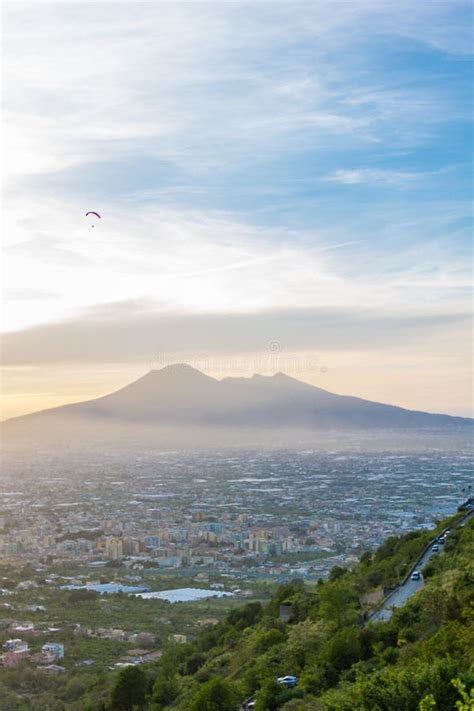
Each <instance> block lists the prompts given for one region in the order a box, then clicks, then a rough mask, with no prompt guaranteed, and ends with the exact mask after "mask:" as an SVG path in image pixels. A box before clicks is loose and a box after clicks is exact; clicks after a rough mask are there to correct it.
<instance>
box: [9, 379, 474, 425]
mask: <svg viewBox="0 0 474 711" xmlns="http://www.w3.org/2000/svg"><path fill="white" fill-rule="evenodd" d="M470 425H472V421H471V420H468V419H466V418H461V417H450V416H448V415H436V414H430V413H424V412H417V411H413V410H406V409H403V408H400V407H394V406H392V405H385V404H381V403H376V402H370V401H368V400H362V399H360V398H356V397H348V396H342V395H336V394H334V393H330V392H328V391H326V390H322V389H321V388H318V387H314V386H312V385H308V384H307V383H303V382H301V381H298V380H296V379H294V378H291V377H289V376H287V375H284V374H282V373H277V374H276V375H274V376H271V377H264V376H261V375H254V376H253V377H252V378H224V379H223V380H220V381H219V380H216V379H214V378H211V377H209V376H207V375H204V374H203V373H201V372H199V371H197V370H195V369H194V368H191V367H190V366H187V365H174V366H167V367H166V368H163V369H161V370H154V371H150V372H149V373H147V374H146V375H144V376H143V377H142V378H140V379H139V380H137V381H135V382H133V383H131V384H129V385H127V386H125V387H124V388H122V389H120V390H118V391H116V392H114V393H111V394H109V395H106V396H104V397H101V398H98V399H96V400H89V401H87V402H83V403H76V404H73V405H66V406H63V407H59V408H53V409H51V410H44V411H42V412H38V413H34V414H32V415H26V416H23V417H19V418H14V419H12V420H9V421H7V422H6V423H4V425H3V429H4V432H5V434H6V436H8V434H9V433H23V434H28V433H29V432H33V431H38V432H47V431H51V432H53V431H54V430H55V428H59V429H60V430H61V432H66V435H67V431H68V430H71V428H73V429H74V428H77V430H81V431H84V430H86V431H87V429H92V430H93V431H94V432H95V433H96V434H100V431H101V429H104V430H105V429H106V428H107V429H109V430H110V428H112V429H114V428H115V429H117V428H124V427H125V428H128V429H130V428H132V429H140V430H141V431H145V430H146V429H149V430H150V431H153V429H155V430H156V429H158V428H163V427H164V428H179V429H180V430H181V431H183V432H184V431H185V430H186V429H189V428H198V429H203V428H207V429H211V430H212V429H216V428H219V431H222V429H225V428H230V429H235V428H238V429H252V430H275V429H279V428H284V429H288V428H289V429H292V430H295V431H298V430H300V431H303V430H304V431H321V430H328V429H332V430H367V429H373V428H377V429H380V428H385V429H392V428H395V429H397V428H403V429H441V430H443V429H448V430H453V429H461V430H465V429H466V427H469V426H470Z"/></svg>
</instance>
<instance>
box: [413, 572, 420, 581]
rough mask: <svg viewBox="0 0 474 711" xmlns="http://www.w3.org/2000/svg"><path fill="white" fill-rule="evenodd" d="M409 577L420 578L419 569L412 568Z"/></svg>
mask: <svg viewBox="0 0 474 711" xmlns="http://www.w3.org/2000/svg"><path fill="white" fill-rule="evenodd" d="M411 579H412V580H420V579H421V575H420V571H419V570H414V571H413V573H412V574H411Z"/></svg>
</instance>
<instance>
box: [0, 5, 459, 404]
mask: <svg viewBox="0 0 474 711" xmlns="http://www.w3.org/2000/svg"><path fill="white" fill-rule="evenodd" d="M471 27H472V8H471V6H470V3H468V2H464V1H463V0H459V1H458V0H443V1H439V0H434V1H431V2H424V3H414V2H413V1H412V0H400V1H399V2H396V3H395V2H391V1H390V2H388V1H384V0H351V1H347V2H342V1H339V0H333V1H332V2H328V1H324V2H323V1H322V0H321V2H318V1H317V0H313V1H312V2H298V1H296V2H282V3H279V2H272V3H270V2H256V1H255V2H225V3H217V2H210V3H205V2H188V3H181V2H153V3H142V2H133V3H132V2H125V3H117V2H108V1H107V0H104V1H103V2H97V3H93V2H90V3H76V2H68V1H65V2H61V3H48V2H32V3H22V2H10V3H9V2H7V3H5V5H4V17H3V35H4V37H3V39H4V50H3V62H4V72H5V78H4V103H5V108H4V114H3V135H4V148H5V153H6V158H7V161H6V169H5V178H4V199H3V208H4V209H3V220H4V226H5V227H6V240H5V251H4V263H5V265H6V270H5V282H6V286H5V293H4V318H3V329H4V331H6V336H5V343H6V348H5V353H6V356H5V358H6V362H5V371H4V373H5V382H6V383H7V385H6V387H7V391H8V394H9V396H11V398H13V400H12V402H13V403H15V402H21V405H19V406H17V405H16V404H13V405H12V410H11V411H12V412H17V410H18V407H19V410H18V411H20V410H21V411H23V410H24V409H25V408H26V409H36V406H37V404H38V403H39V402H40V401H41V403H43V402H47V403H53V404H55V403H56V402H59V401H62V399H64V401H67V400H68V398H69V399H71V398H73V399H74V398H75V399H81V398H82V396H83V395H84V394H89V395H90V394H91V393H95V392H96V389H97V387H98V386H97V383H98V382H103V383H104V387H106V388H107V387H108V386H112V385H115V384H116V383H117V382H118V381H119V380H120V376H118V375H117V373H119V372H120V373H124V374H126V375H123V376H122V377H124V378H125V379H126V378H127V377H129V375H131V374H133V375H135V374H139V373H140V369H143V367H144V364H145V363H146V362H151V361H152V360H153V354H152V352H151V351H154V350H155V345H154V343H155V341H154V342H153V343H152V344H150V343H149V342H148V340H147V339H146V338H145V335H144V337H143V343H142V342H141V341H140V338H139V337H138V336H136V338H137V343H138V344H139V345H137V349H136V352H133V353H132V352H131V351H130V349H129V348H128V347H127V348H121V346H120V342H122V343H123V342H124V340H126V339H127V333H128V332H130V329H131V328H132V327H133V329H134V332H135V330H136V324H137V319H138V320H140V318H142V317H143V318H144V329H149V328H151V327H152V326H151V323H153V329H155V330H156V333H157V336H156V343H157V344H159V346H160V348H161V352H168V353H170V354H173V356H174V355H175V354H177V355H178V356H180V357H182V359H186V360H188V361H189V360H190V361H193V362H195V361H199V362H201V360H202V359H203V358H204V359H205V358H206V357H209V356H210V355H211V354H212V355H213V356H215V355H216V354H217V355H218V352H219V343H218V341H216V338H215V335H216V334H215V332H213V333H211V331H212V329H213V328H214V329H218V332H221V333H222V328H223V326H222V322H220V321H219V325H218V326H217V325H216V323H217V322H216V318H217V317H218V316H219V317H221V316H222V315H224V316H225V315H226V314H227V315H229V317H230V316H232V317H233V318H236V319H239V318H241V317H245V316H246V317H247V318H248V319H249V323H250V321H251V320H252V319H254V320H255V322H256V323H258V324H259V329H257V331H258V330H260V333H261V338H260V340H259V339H258V337H256V336H255V335H254V336H252V338H247V339H246V338H245V334H244V332H242V333H241V332H240V331H239V333H241V348H240V355H241V354H247V355H248V354H249V353H256V352H260V351H262V352H264V351H265V343H266V342H267V341H270V340H278V341H279V342H280V341H281V347H282V351H283V352H288V353H298V354H300V355H301V354H303V355H304V353H306V354H307V353H308V348H311V349H312V352H313V353H314V352H317V353H318V354H321V355H320V356H318V357H321V358H322V359H323V360H325V362H327V364H328V365H327V369H326V371H325V378H324V380H323V381H322V380H321V376H318V377H319V379H318V378H317V376H316V375H315V374H314V373H309V372H305V371H304V368H302V371H301V374H300V375H301V377H302V378H303V379H306V380H309V381H311V382H315V383H316V384H319V385H321V386H323V387H326V386H327V387H328V389H333V390H337V391H341V392H354V393H356V394H359V395H362V396H367V397H372V398H374V399H381V400H383V399H384V400H387V401H394V402H398V404H405V405H407V406H413V407H414V406H416V407H420V408H422V407H426V408H431V409H442V410H443V409H444V410H446V411H451V412H456V413H461V414H466V413H467V412H469V411H470V403H469V401H468V399H467V396H466V392H467V389H468V386H469V378H470V375H469V371H470V368H469V337H470V327H469V310H470V301H469V298H470V297H469V294H470V281H471V253H470V237H471V220H472V205H471V194H472V164H471V162H470V161H471V151H472V142H471V141H472V139H471V120H472V100H471V82H472V63H471V62H472V57H471V54H470V48H471V38H470V32H471ZM87 210H98V211H99V212H100V213H101V214H102V215H103V219H102V221H101V222H100V224H99V223H98V224H96V225H95V226H94V229H91V223H90V221H89V220H87V219H86V218H85V212H86V211H87ZM302 313H304V318H302V319H301V321H302V323H303V324H304V325H303V326H302V329H303V330H304V331H305V332H306V331H307V330H308V329H309V330H311V331H313V332H314V333H319V334H320V335H319V337H318V338H315V339H314V342H312V343H311V345H308V342H307V339H306V340H305V338H303V337H301V338H298V337H297V334H296V332H295V329H294V328H291V329H289V328H288V323H289V322H291V321H293V322H294V321H295V319H296V321H298V319H299V318H300V316H301V314H302ZM328 313H337V319H336V321H337V322H338V323H339V322H340V323H341V331H342V333H343V334H346V338H345V339H344V338H342V339H341V338H339V339H336V340H337V344H335V340H334V338H333V337H332V336H330V334H329V333H328V332H327V330H325V329H326V325H325V324H326V323H327V321H326V319H327V314H328ZM265 314H267V315H268V318H267V320H266V319H265ZM309 314H310V315H311V316H310V317H309V316H308V315H309ZM193 315H194V316H195V317H196V318H197V319H199V323H201V324H202V323H206V321H205V319H206V318H208V322H207V324H208V325H207V328H208V330H209V333H210V335H209V339H208V342H207V345H206V341H204V342H203V341H202V339H200V345H199V348H198V349H197V348H196V345H195V343H194V344H193V342H192V341H191V339H190V340H189V343H188V344H186V342H185V341H183V339H178V340H179V344H178V343H177V341H176V339H175V342H173V338H172V337H170V338H169V339H168V338H167V334H166V325H163V323H162V321H161V320H160V319H163V318H165V319H166V318H172V319H174V320H175V321H176V322H177V323H179V319H185V320H186V319H188V318H190V317H193ZM145 316H146V318H145ZM275 316H278V318H275ZM148 317H149V318H151V319H152V321H147V318H148ZM97 319H102V322H101V323H102V329H103V332H104V333H106V332H107V328H110V329H111V332H112V331H113V333H114V338H115V337H117V339H118V340H117V346H116V356H115V357H114V358H112V356H111V354H110V352H109V351H108V350H107V349H104V351H103V352H101V348H100V344H96V347H95V348H94V349H93V350H94V354H95V355H94V357H92V358H90V357H89V355H88V354H87V353H84V352H82V351H81V348H78V349H77V350H76V355H75V356H74V354H71V353H70V352H67V349H64V352H62V350H61V348H60V347H59V346H57V348H56V353H58V354H59V362H60V363H61V368H62V369H63V370H62V373H63V375H62V377H63V380H64V383H65V384H64V385H63V386H62V389H61V390H60V392H59V390H58V387H59V386H58V385H57V368H58V363H57V359H56V360H55V362H54V364H53V360H54V359H53V360H52V359H51V358H49V361H48V357H46V356H45V355H44V353H43V355H41V357H40V356H39V355H37V353H36V348H35V346H34V342H35V340H34V339H35V338H36V339H37V343H38V353H39V351H41V348H40V347H39V345H40V343H41V344H42V343H44V338H45V333H50V331H48V329H50V328H51V327H54V329H59V333H60V332H61V328H63V329H65V330H67V329H70V328H71V325H72V326H73V327H75V326H77V328H78V329H79V330H80V329H82V328H87V325H88V324H89V325H90V324H93V323H96V322H97ZM116 319H118V320H119V321H120V322H121V323H122V341H120V337H119V336H118V335H117V333H116V323H115V320H116ZM203 319H204V321H203ZM308 319H309V321H308ZM341 319H342V321H341ZM361 319H362V321H363V323H364V328H363V329H362V333H363V336H361V330H360V329H358V328H357V323H360V320H361ZM112 322H113V323H112ZM265 322H267V323H268V328H267V329H266V328H265ZM186 323H188V322H187V321H186ZM239 323H240V322H239ZM279 323H280V324H281V329H280V330H281V333H279V332H278V331H279V327H278V324H279ZM370 323H372V329H371V328H370ZM382 323H383V324H385V325H386V326H387V325H390V324H391V326H392V337H391V338H390V339H388V341H387V339H386V338H385V337H384V338H381V336H380V334H381V333H382V332H383V333H385V332H386V328H382V327H381V324H382ZM415 323H416V324H418V329H415V331H417V332H418V334H419V337H418V339H417V338H414V336H413V334H414V328H413V324H415ZM354 324H356V325H354ZM173 328H174V327H173ZM204 328H206V327H204ZM250 330H251V331H252V333H253V330H252V329H250ZM266 331H268V333H267V332H266ZM81 332H82V331H81ZM170 333H174V330H173V329H171V330H170ZM302 335H303V334H302ZM30 337H31V338H32V339H33V340H31V338H30ZM25 338H28V339H30V340H28V343H30V346H29V349H28V356H27V358H26V362H25V354H24V351H22V348H21V345H20V344H21V343H24V342H25V341H24V339H25ZM85 338H86V339H87V337H85ZM22 339H23V340H22ZM55 342H56V341H55ZM114 342H115V341H114ZM225 342H227V341H226V339H225V338H223V339H222V343H223V344H224V343H225ZM394 343H396V344H397V345H396V346H394ZM178 345H179V347H178ZM229 347H230V346H229ZM58 348H59V351H58ZM221 350H222V352H223V353H224V352H226V347H225V346H224V345H223V346H222V349H221ZM106 351H107V353H106ZM237 351H239V348H238V346H237V344H236V343H235V340H234V341H232V353H233V354H234V355H238V353H237ZM354 353H357V355H356V356H354ZM249 360H250V359H249ZM85 362H87V373H85V372H83V369H84V367H85V366H84V363H85ZM20 366H21V373H23V375H22V377H26V376H24V374H25V373H26V371H25V368H26V369H27V370H28V368H29V370H28V373H29V375H28V379H27V381H25V380H22V379H21V377H20V376H19V371H18V368H20ZM215 369H216V367H215V366H214V370H215ZM217 370H218V369H217ZM53 371H54V372H55V373H56V375H55V376H54V377H53ZM92 372H93V375H91V373H92ZM217 374H218V373H217ZM225 374H229V373H225ZM55 378H56V379H55ZM71 380H73V381H74V382H75V383H77V387H75V388H74V392H73V393H72V392H70V391H69V390H68V389H67V383H68V382H71ZM53 381H54V383H55V384H54V385H53ZM38 382H40V383H44V387H43V386H41V387H43V390H42V389H41V387H40V386H38ZM32 383H34V389H35V393H36V394H35V397H32V398H31V399H30V402H31V404H30V405H28V404H27V403H28V402H29V401H28V397H27V394H28V393H29V392H30V390H31V388H32ZM79 383H80V384H81V385H80V387H79ZM41 393H43V395H41ZM45 393H50V395H48V396H47V397H50V399H49V400H48V399H46V400H45V399H44V398H46V395H45ZM43 396H44V397H43ZM42 397H43V400H42V399H41V398H42ZM15 398H17V400H15ZM55 398H56V399H55ZM15 408H17V409H15ZM9 412H10V410H9Z"/></svg>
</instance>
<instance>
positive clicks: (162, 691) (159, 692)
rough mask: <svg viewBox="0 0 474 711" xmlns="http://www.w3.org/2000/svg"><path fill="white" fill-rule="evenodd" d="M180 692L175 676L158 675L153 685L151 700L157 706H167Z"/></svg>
mask: <svg viewBox="0 0 474 711" xmlns="http://www.w3.org/2000/svg"><path fill="white" fill-rule="evenodd" d="M179 694H180V685H179V682H178V680H177V679H176V677H168V678H164V677H158V679H157V680H156V681H155V685H154V686H153V693H152V697H151V699H152V701H154V702H155V704H157V706H158V708H161V707H163V706H168V704H171V703H172V702H173V701H174V700H175V699H176V698H177V697H178V696H179Z"/></svg>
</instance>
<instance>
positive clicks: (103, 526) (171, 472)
mask: <svg viewBox="0 0 474 711" xmlns="http://www.w3.org/2000/svg"><path fill="white" fill-rule="evenodd" d="M6 464H7V467H5V468H4V471H3V476H2V479H1V492H0V502H1V503H0V528H1V534H0V555H1V557H2V562H3V570H4V573H5V574H4V577H3V578H2V580H0V588H1V591H0V592H1V594H2V597H3V605H2V606H3V609H4V619H2V620H0V626H1V630H0V634H1V635H2V640H3V665H4V666H5V667H9V666H16V665H18V664H20V662H22V661H23V662H24V661H25V659H26V660H27V661H28V663H30V664H35V665H40V666H42V668H44V669H47V670H49V671H51V672H54V673H63V672H64V671H65V670H67V668H68V653H69V655H70V662H69V665H70V664H71V663H72V664H73V665H74V666H77V664H85V665H87V664H95V663H97V662H99V663H102V664H104V660H105V662H106V664H105V665H106V666H107V665H108V666H110V668H115V667H116V666H120V665H123V664H128V663H131V660H132V661H133V662H134V663H142V662H145V661H150V660H152V659H154V658H156V657H157V656H159V655H160V654H161V645H162V643H163V642H164V641H166V640H168V639H170V638H173V639H174V638H176V640H178V641H179V640H184V641H185V640H186V639H187V638H188V637H189V635H190V634H191V636H192V635H193V634H195V633H196V631H197V630H199V628H200V627H202V625H204V626H205V625H207V624H210V625H212V624H215V623H216V622H217V621H218V619H220V618H221V617H222V615H223V614H224V613H225V612H227V611H228V610H229V609H230V608H231V607H232V606H235V605H239V604H242V603H243V602H244V601H246V600H248V599H262V598H265V596H266V595H268V594H269V591H271V590H272V589H274V585H275V584H277V583H282V582H285V581H288V580H291V579H295V578H302V579H305V580H307V581H313V582H316V581H317V580H318V579H319V578H322V579H326V578H327V577H328V574H329V571H330V570H331V569H332V568H333V567H334V566H342V567H345V566H351V565H352V564H354V563H355V562H356V561H357V560H358V559H359V557H360V555H361V554H362V553H363V552H364V551H365V550H370V549H373V548H375V547H376V546H378V545H380V544H381V543H382V542H383V541H384V540H385V539H386V538H387V537H389V536H391V535H400V534H402V533H405V532H407V531H411V530H417V529H424V528H430V527H432V526H433V525H434V522H435V520H436V519H437V518H441V517H443V516H446V515H449V514H451V513H453V512H454V511H455V510H456V507H457V506H458V505H459V503H460V502H461V501H462V499H463V496H465V493H466V491H467V488H468V486H469V454H468V453H467V451H466V452H465V453H463V452H462V451H460V452H458V453H455V454H454V453H453V454H446V453H434V454H426V453H424V454H406V453H403V454H400V453H386V452H385V453H382V452H377V453H373V454H361V453H354V452H336V451H333V452H326V453H324V452H317V451H311V450H300V451H290V450H273V451H267V452H263V451H240V450H230V451H229V450H223V451H207V452H205V451H196V452H194V453H193V452H180V451H169V452H158V451H157V452H151V451H150V452H143V453H142V454H140V455H137V454H136V453H133V454H129V455H128V457H124V455H123V452H120V453H116V454H114V453H109V454H108V455H106V456H100V457H97V458H92V457H91V458H90V459H88V458H87V457H86V456H82V455H79V454H77V455H72V454H71V453H69V455H68V457H67V459H66V458H64V457H63V456H61V455H60V454H52V453H49V454H48V453H46V452H42V453H39V454H38V456H37V457H36V459H33V458H27V457H26V456H24V455H22V454H19V453H18V452H16V453H14V452H12V453H10V455H8V457H7V458H6ZM12 482H14V483H15V486H14V488H12ZM117 594H119V595H118V598H117ZM110 595H113V597H110ZM92 598H94V599H96V598H97V599H99V598H100V600H99V602H100V603H101V607H100V609H101V611H102V612H101V621H100V623H99V621H98V620H97V621H96V623H95V624H91V622H90V621H89V623H88V621H87V620H86V621H84V618H83V616H81V615H80V614H78V613H77V609H75V607H74V605H70V604H69V602H70V601H71V600H72V601H73V602H74V601H75V600H76V601H79V602H80V601H81V599H82V600H84V601H85V600H92ZM143 598H144V599H143ZM106 599H119V600H120V603H119V605H118V607H117V604H112V605H110V603H109V607H110V614H111V620H112V619H114V617H113V616H114V615H115V624H110V625H106V624H105V622H104V621H105V620H106V618H107V615H106V614H103V613H104V611H105V610H106V607H107V603H106ZM124 601H125V602H124ZM174 602H183V603H184V605H185V607H186V608H187V609H188V610H189V612H188V613H186V614H183V611H182V610H183V605H178V606H177V607H176V606H175V605H173V604H172V603H174ZM65 603H67V604H65ZM170 603H171V604H170ZM95 604H99V603H97V602H96V603H95ZM61 605H63V606H64V607H62V608H61ZM58 606H59V608H58ZM120 606H122V608H123V614H119V618H120V619H121V622H125V623H126V622H127V614H129V613H130V618H129V620H130V624H128V626H127V624H125V627H124V626H123V625H122V624H117V621H116V617H117V610H118V609H120ZM177 608H180V613H179V614H177V612H175V610H177ZM52 609H54V610H55V612H54V614H53V615H52ZM60 609H62V610H63V612H60ZM152 610H153V612H151V611H152ZM170 610H173V612H172V613H170V612H169V611H170ZM150 615H153V616H152V617H150ZM92 617H93V615H92ZM150 620H153V622H152V624H150ZM71 634H72V638H71ZM70 639H72V640H73V641H72V643H71V642H70V641H69V640H70ZM92 639H93V640H94V642H95V643H97V642H103V643H105V644H107V643H108V642H110V641H113V644H114V645H115V646H114V648H113V651H111V650H110V649H109V650H108V653H107V654H105V656H104V647H103V646H101V645H100V644H99V646H96V647H94V648H93V649H95V650H96V655H97V656H96V657H95V658H94V653H93V652H91V651H90V650H89V653H88V654H87V656H84V654H83V653H82V652H83V648H82V647H77V645H78V641H82V642H84V640H89V641H90V640H92ZM32 640H34V641H36V644H35V643H34V641H33V643H32ZM57 640H59V641H57ZM117 645H118V646H117ZM81 655H82V656H81ZM82 657H84V658H82Z"/></svg>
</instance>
